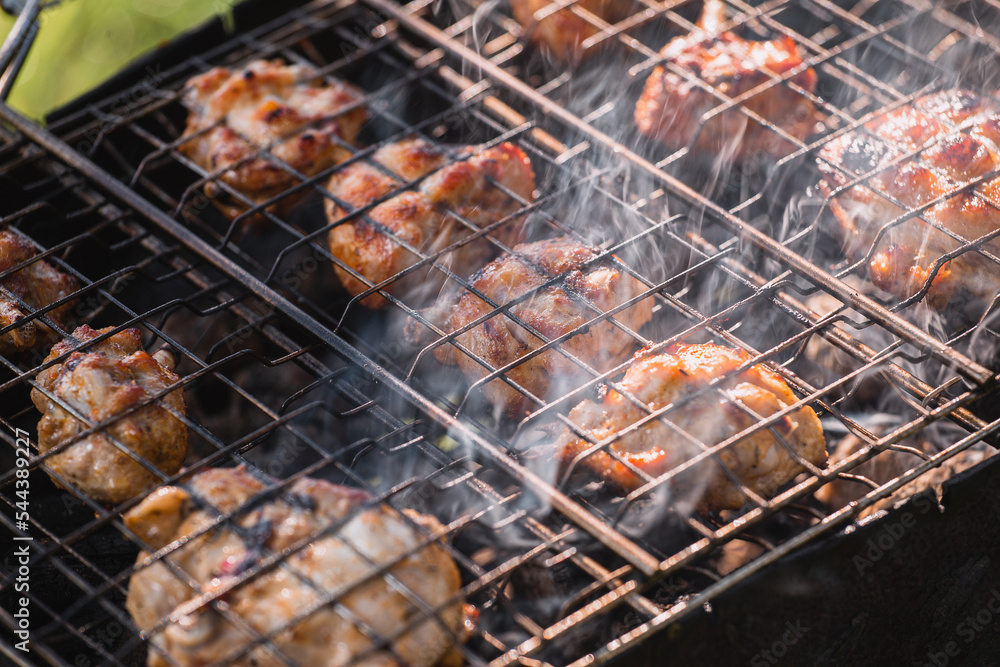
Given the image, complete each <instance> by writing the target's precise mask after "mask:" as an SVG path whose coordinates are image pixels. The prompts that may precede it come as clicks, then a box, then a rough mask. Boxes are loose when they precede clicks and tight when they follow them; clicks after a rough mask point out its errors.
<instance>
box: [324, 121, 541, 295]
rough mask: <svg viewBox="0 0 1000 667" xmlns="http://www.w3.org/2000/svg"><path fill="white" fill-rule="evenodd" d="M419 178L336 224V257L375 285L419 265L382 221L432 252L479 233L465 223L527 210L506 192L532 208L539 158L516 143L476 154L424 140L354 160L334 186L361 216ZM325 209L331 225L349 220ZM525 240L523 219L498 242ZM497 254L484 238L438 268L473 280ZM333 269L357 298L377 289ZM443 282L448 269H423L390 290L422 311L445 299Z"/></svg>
mask: <svg viewBox="0 0 1000 667" xmlns="http://www.w3.org/2000/svg"><path fill="white" fill-rule="evenodd" d="M424 177H426V178H424ZM421 178H423V180H421V181H420V182H419V183H418V184H416V185H415V186H414V187H413V188H412V189H407V190H404V191H402V192H400V193H399V194H396V195H395V196H392V197H391V198H389V199H388V200H386V201H384V202H382V203H380V204H378V205H376V206H375V207H374V208H372V209H371V210H370V211H368V212H367V213H366V214H365V215H364V217H357V218H352V219H351V220H349V221H347V222H342V223H341V224H337V226H335V227H333V228H332V229H331V230H330V235H329V244H330V253H331V254H332V255H333V256H334V257H337V258H338V259H340V260H342V261H343V262H344V263H345V264H347V265H348V266H350V267H351V268H352V269H354V270H355V271H357V272H358V273H360V274H361V275H363V276H364V277H365V278H366V279H367V280H368V281H370V282H371V283H372V284H378V283H381V282H382V281H384V280H388V279H389V278H391V277H393V276H395V275H396V274H398V273H399V272H400V271H403V270H404V269H406V268H408V267H410V266H413V265H414V264H416V263H417V262H418V261H419V258H418V257H417V256H416V255H414V254H413V253H412V252H410V251H409V250H407V249H406V248H405V247H403V246H402V245H400V244H399V242H398V241H396V240H395V239H393V238H391V237H390V236H388V235H387V234H385V233H384V232H383V231H382V230H381V229H380V228H379V227H377V226H376V224H377V225H381V226H382V227H384V228H385V229H386V230H388V231H389V232H391V233H392V234H393V235H394V236H396V237H397V238H398V239H399V241H403V242H406V243H408V244H410V245H411V246H413V247H414V248H416V249H417V250H418V251H419V252H422V253H424V254H428V255H429V254H433V253H436V252H439V251H440V250H442V249H444V248H447V247H448V246H450V245H452V244H454V243H456V242H458V241H460V240H461V239H463V238H465V237H467V236H469V235H471V234H472V233H474V231H475V230H472V229H469V227H468V226H467V223H469V224H472V225H474V226H475V227H476V228H478V229H482V228H484V227H488V226H490V225H492V224H494V223H496V222H499V221H500V220H503V219H504V218H506V217H507V216H510V215H512V214H514V213H516V212H517V210H518V209H519V208H521V206H522V204H521V203H520V202H519V201H518V200H517V199H515V198H513V197H511V196H510V195H508V194H507V193H506V192H505V191H504V190H507V191H510V192H513V193H515V194H516V195H517V196H518V197H520V198H521V199H523V200H526V201H531V200H532V199H533V192H534V189H535V174H534V171H532V168H531V161H530V160H529V159H528V157H527V156H526V155H525V154H524V152H523V151H521V149H520V148H518V147H517V146H514V145H513V144H510V143H503V144H500V145H499V146H496V147H494V148H488V149H486V150H482V151H479V152H476V151H475V150H474V149H473V148H471V147H461V148H448V147H444V146H436V145H433V144H430V143H428V142H426V141H424V140H422V139H407V140H405V141H402V142H399V143H396V144H389V145H388V146H385V147H384V148H381V149H379V150H378V151H376V152H375V153H374V155H372V157H371V160H370V161H365V162H356V163H354V164H351V165H349V166H347V167H345V168H344V169H342V170H340V171H338V172H337V173H335V174H334V175H333V177H332V178H331V179H330V183H329V184H328V186H327V187H328V189H329V191H330V193H331V194H332V195H333V196H334V197H336V198H337V200H338V201H340V202H342V203H344V204H346V205H348V206H350V207H352V208H353V209H355V210H357V209H359V208H363V207H365V206H368V205H370V204H373V203H375V202H376V201H378V200H380V199H382V198H384V197H386V196H387V195H389V193H391V192H393V191H394V190H397V189H400V188H403V187H405V184H406V183H409V182H411V181H415V180H417V179H421ZM326 212H327V217H328V218H329V220H330V222H331V223H336V222H337V221H338V220H341V219H342V218H343V217H344V216H345V215H347V212H346V211H345V210H344V209H342V208H341V207H340V206H338V205H337V204H336V203H335V202H334V201H333V200H331V199H327V201H326ZM463 220H464V222H463ZM523 234H524V219H523V218H516V219H513V220H509V221H506V222H505V223H504V224H502V225H501V226H500V227H498V228H497V229H496V230H495V231H493V232H492V233H491V234H490V236H492V237H494V238H495V239H497V240H498V241H500V242H501V243H503V244H504V245H507V246H508V247H509V246H512V245H514V244H516V243H519V242H520V241H521V240H523ZM496 255H497V252H496V249H495V246H494V245H493V244H492V243H491V242H490V240H489V239H488V238H486V237H485V236H483V237H480V238H478V239H475V240H473V241H470V242H468V243H466V244H465V245H463V246H460V247H458V248H456V249H455V250H452V251H451V252H449V253H446V254H444V255H442V256H441V257H439V258H438V260H437V261H438V262H439V263H441V264H443V265H445V266H448V267H450V269H451V270H452V271H453V272H455V273H456V274H458V275H462V276H465V275H468V274H470V273H472V272H473V271H475V270H476V269H478V268H479V267H481V266H482V265H483V264H485V263H486V262H488V261H489V260H490V259H491V258H492V257H495V256H496ZM335 270H336V272H337V276H338V277H339V278H340V281H341V283H342V284H343V285H344V287H345V288H346V289H347V291H348V292H350V293H351V294H352V295H354V296H356V295H358V294H360V293H362V292H364V291H365V290H367V289H368V288H369V287H370V285H368V284H366V283H365V282H364V281H362V280H359V279H357V278H355V277H354V276H352V275H351V274H350V273H349V272H348V271H346V270H344V269H343V268H341V267H339V266H335ZM444 279H445V276H444V274H443V273H442V272H441V271H439V270H437V269H435V268H433V267H431V266H429V265H425V266H424V267H421V268H420V269H418V270H416V271H413V272H412V273H410V274H408V275H406V276H405V277H403V278H400V279H398V280H395V281H393V282H392V283H390V284H389V285H387V286H386V287H385V289H386V291H388V292H389V293H391V294H393V295H394V296H396V297H399V298H401V299H406V300H410V301H412V302H414V303H416V304H422V303H424V302H426V301H429V300H430V299H433V298H434V297H436V296H437V294H438V291H439V290H440V288H441V286H442V285H443V284H444ZM363 303H364V304H365V305H366V306H368V307H371V308H381V307H382V306H384V305H385V304H386V303H387V302H386V300H385V299H384V298H383V297H382V296H381V295H379V294H373V295H371V296H369V297H367V298H366V299H365V300H364V301H363Z"/></svg>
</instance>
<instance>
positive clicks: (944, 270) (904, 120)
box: [818, 90, 1000, 310]
mask: <svg viewBox="0 0 1000 667" xmlns="http://www.w3.org/2000/svg"><path fill="white" fill-rule="evenodd" d="M911 154H913V155H911ZM904 156H906V157H904ZM818 164H819V168H820V171H821V172H822V174H823V181H822V182H821V183H820V189H821V190H822V192H823V193H824V194H825V195H827V196H833V199H831V200H830V210H831V212H832V213H833V215H834V217H835V218H836V219H837V221H838V222H839V223H840V235H841V238H842V239H843V245H844V250H845V252H846V253H847V254H848V255H849V256H850V257H852V258H854V259H855V260H861V259H863V258H866V257H869V255H868V253H869V252H871V255H870V257H869V259H868V274H869V277H870V278H871V280H872V282H873V283H875V285H877V286H878V287H879V288H881V289H883V290H885V291H886V292H889V293H890V294H892V295H893V296H895V297H897V298H899V299H908V298H910V297H911V296H915V295H917V294H918V293H920V292H921V290H923V289H924V287H927V288H928V291H927V292H926V293H925V294H924V295H923V299H924V301H925V302H926V303H927V304H928V305H929V306H930V307H931V308H934V309H937V310H943V309H945V308H956V309H961V308H962V307H963V306H971V305H975V304H977V303H983V302H985V303H989V302H990V301H991V300H992V299H993V298H994V297H995V296H996V295H997V293H998V292H1000V267H998V266H997V264H996V263H995V262H993V261H992V260H990V259H988V258H986V257H984V256H983V255H981V254H980V253H978V252H976V251H975V250H967V251H964V252H962V253H961V254H959V255H958V256H957V257H954V258H953V259H951V260H950V261H945V260H946V259H947V257H946V255H947V254H948V253H952V252H956V251H958V249H959V248H960V247H961V246H962V245H963V244H964V243H965V242H966V241H974V240H976V239H978V238H980V237H981V236H984V235H986V234H991V233H995V232H996V230H997V229H998V228H1000V210H998V209H997V206H998V205H1000V178H997V177H993V176H987V177H986V178H985V179H984V180H982V181H981V182H980V183H979V184H977V185H976V186H975V187H972V188H970V187H967V186H968V185H969V183H970V181H972V180H973V179H976V178H978V177H981V176H985V175H987V174H990V173H991V172H992V171H994V170H995V169H997V168H998V167H1000V114H998V113H997V111H996V109H995V108H994V107H992V106H991V105H990V104H988V103H987V101H986V100H984V99H983V98H981V97H979V96H978V95H976V94H974V93H971V92H967V91H962V90H948V91H943V92H939V93H934V94H931V95H927V96H925V97H921V98H919V99H917V100H916V101H914V102H912V103H910V104H906V105H903V106H901V107H899V108H897V109H895V110H893V111H890V112H889V113H886V114H884V115H881V116H879V117H877V118H875V119H873V120H871V121H869V122H868V123H866V124H865V131H860V130H859V131H856V132H849V133H847V134H844V135H842V136H840V137H837V138H836V139H835V140H833V141H831V142H830V143H829V144H827V145H826V146H825V147H824V148H823V150H822V151H820V154H819V161H818ZM868 174H871V176H870V177H867V178H866V179H865V180H864V181H863V182H861V183H858V184H856V185H849V184H850V183H851V182H852V181H853V180H855V179H858V178H861V177H863V176H866V175H868ZM842 188H846V189H842ZM934 201H936V203H934V204H932V205H930V204H931V202H934ZM926 205H929V206H928V207H927V208H926V209H925V210H923V211H922V216H923V217H924V218H925V219H926V220H927V221H928V222H924V221H923V220H920V219H919V218H918V217H917V216H916V215H910V214H908V212H909V211H912V210H914V209H916V208H919V207H923V206H926ZM896 218H905V219H903V220H902V221H901V222H898V223H896V224H893V225H891V226H887V225H889V223H891V222H893V221H895V220H896ZM928 223H932V224H934V225H938V226H940V227H941V229H937V228H935V227H932V226H931V224H928ZM883 228H885V233H884V234H883V235H882V237H881V238H878V235H879V234H880V233H881V232H882V230H883ZM951 234H954V235H956V236H957V237H958V238H953V237H952V236H951ZM873 244H875V247H874V249H872V245H873ZM983 249H984V250H987V251H989V252H991V253H994V254H996V253H1000V240H998V239H997V238H993V239H991V240H990V241H988V242H986V243H985V244H983ZM939 263H940V265H939ZM935 269H937V271H936V273H935Z"/></svg>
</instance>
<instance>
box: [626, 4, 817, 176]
mask: <svg viewBox="0 0 1000 667" xmlns="http://www.w3.org/2000/svg"><path fill="white" fill-rule="evenodd" d="M718 5H719V3H718V2H706V3H705V17H708V16H709V15H711V14H712V13H719V11H720V10H719V8H718ZM702 23H703V25H705V26H706V28H707V29H704V30H699V31H696V32H693V33H691V34H690V35H687V36H685V37H680V38H677V39H675V40H674V41H672V42H670V43H669V44H667V45H666V46H665V47H663V50H662V51H661V52H660V55H662V56H663V58H664V60H665V61H667V62H668V63H669V64H671V65H672V66H673V67H675V68H678V69H680V70H681V71H683V72H686V73H690V75H692V78H691V79H689V78H687V77H685V76H681V75H680V74H679V73H676V72H673V71H670V69H668V68H667V67H666V66H664V65H659V66H657V67H656V69H654V70H653V73H652V74H650V75H649V78H648V79H647V80H646V87H645V88H644V89H643V92H642V97H640V98H639V102H638V103H637V104H636V107H635V123H636V125H637V126H638V128H639V131H640V132H642V133H643V134H644V135H646V136H647V137H650V138H652V139H655V140H657V141H659V142H660V143H662V144H665V145H666V146H667V147H668V148H670V149H671V150H676V149H679V148H683V147H685V146H688V145H689V144H691V142H694V143H693V145H692V148H693V150H694V151H695V152H697V153H699V154H702V155H709V156H712V157H713V158H716V159H722V160H732V161H734V162H737V163H742V162H745V161H747V160H751V159H756V158H758V157H760V156H761V155H763V156H770V157H782V156H784V155H787V154H788V153H790V152H792V151H793V150H794V149H795V146H794V145H793V144H792V143H791V142H790V141H788V140H787V139H785V138H783V137H782V136H781V135H779V134H778V133H776V132H775V131H774V130H772V129H770V128H768V127H766V126H764V125H762V124H760V123H759V122H757V121H756V120H753V119H751V118H750V117H749V116H747V115H746V114H744V113H742V112H741V111H740V110H739V108H738V107H733V108H731V109H727V110H726V111H723V112H720V113H716V114H715V115H712V116H708V117H706V115H707V114H709V113H710V112H711V111H712V110H713V109H715V108H716V107H718V106H721V105H722V104H724V102H725V100H724V99H723V98H719V97H716V96H715V95H713V94H711V93H710V92H709V91H708V90H707V89H706V88H704V87H702V86H706V87H707V88H709V89H713V90H715V91H718V92H719V93H722V94H723V95H725V97H727V98H729V99H734V98H737V97H740V96H741V95H744V94H746V93H748V92H750V91H753V90H754V89H756V88H758V87H760V86H763V85H764V84H768V83H770V82H771V81H772V79H773V78H774V77H781V78H782V79H785V78H786V77H789V76H790V78H788V80H787V82H783V83H777V84H774V85H772V86H770V87H768V88H766V89H763V90H761V91H760V92H758V93H756V94H753V95H751V96H750V97H749V98H747V99H746V100H744V101H742V102H740V103H739V105H738V106H742V107H744V108H746V109H747V110H749V111H752V112H754V113H756V114H757V115H758V116H760V117H761V118H763V119H764V120H765V121H767V122H768V123H770V124H772V125H775V126H777V127H779V128H781V129H782V130H783V131H784V132H786V133H787V134H788V135H790V136H792V137H795V138H796V139H804V138H805V137H807V136H808V135H809V134H810V133H811V132H812V129H813V126H814V125H815V123H816V109H815V106H814V105H813V103H812V101H810V100H809V98H807V97H805V96H803V95H801V94H800V93H798V92H796V91H795V90H793V89H792V88H791V87H789V85H788V84H789V83H791V84H794V85H795V86H798V87H799V88H801V89H802V90H804V91H806V92H808V93H812V92H813V91H814V90H815V89H816V73H815V72H814V71H813V70H812V69H811V68H807V69H801V68H802V65H803V60H802V54H801V53H799V50H798V47H796V45H795V42H794V41H793V40H792V39H791V38H789V37H783V38H780V39H775V40H770V41H765V42H761V41H752V40H747V39H744V38H742V37H740V36H738V35H736V34H735V33H732V32H724V33H722V34H714V31H713V30H712V29H711V27H710V26H715V25H717V24H718V23H721V17H715V18H711V19H708V18H703V19H702ZM793 70H801V71H797V72H796V73H795V74H792V75H790V73H791V72H792V71H793ZM699 82H700V83H701V84H702V85H699Z"/></svg>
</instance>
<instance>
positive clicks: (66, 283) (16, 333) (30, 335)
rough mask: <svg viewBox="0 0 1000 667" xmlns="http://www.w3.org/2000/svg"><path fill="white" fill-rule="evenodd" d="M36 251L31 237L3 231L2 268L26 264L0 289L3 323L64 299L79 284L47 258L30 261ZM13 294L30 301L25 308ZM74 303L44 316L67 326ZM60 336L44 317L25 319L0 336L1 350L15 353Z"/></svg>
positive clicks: (0, 324) (0, 322)
mask: <svg viewBox="0 0 1000 667" xmlns="http://www.w3.org/2000/svg"><path fill="white" fill-rule="evenodd" d="M36 254H37V253H36V252H35V247H34V246H33V245H32V244H31V242H30V241H28V239H26V238H24V237H23V236H21V235H20V234H17V233H16V232H12V231H2V232H0V272H4V271H10V270H11V269H13V268H15V267H18V266H21V265H26V266H24V268H22V269H20V270H18V271H16V272H14V273H11V274H10V275H8V276H7V277H6V278H4V279H3V280H2V281H0V285H2V287H3V290H2V291H0V327H9V326H10V325H12V324H14V323H15V322H20V321H21V320H23V319H25V318H26V317H29V316H30V315H31V314H32V311H33V310H36V309H40V308H44V307H46V306H48V305H50V304H53V303H55V302H56V301H59V300H60V299H64V298H66V297H67V296H69V295H70V294H72V293H73V292H75V291H76V290H77V289H79V287H80V285H79V283H77V281H76V278H73V277H72V276H68V275H66V274H65V273H62V272H60V271H58V270H57V269H56V268H55V267H53V266H52V265H51V264H49V263H48V262H46V261H45V260H44V259H42V260H38V261H37V262H32V263H30V264H27V263H28V262H30V261H31V259H32V258H33V257H35V255H36ZM11 295H13V296H14V297H16V298H18V299H20V300H21V301H23V302H24V303H26V304H28V306H29V307H30V308H25V307H24V306H22V305H21V304H19V303H18V302H17V301H16V300H14V299H12V298H11ZM73 303H74V302H69V303H65V304H63V305H62V306H59V307H58V308H54V309H52V310H50V311H48V312H47V313H46V314H45V317H46V318H47V319H48V320H49V321H50V322H52V323H53V324H55V325H56V326H57V327H59V328H61V329H66V327H67V326H68V324H69V321H70V317H71V315H72V309H73ZM58 338H59V336H58V334H56V332H54V331H53V330H52V329H51V328H49V327H48V326H47V325H46V324H45V323H44V322H42V320H40V319H34V320H31V321H29V322H25V323H24V324H22V325H20V326H19V327H17V328H16V329H11V330H10V331H8V332H7V333H5V334H3V336H0V354H14V353H17V352H24V351H27V350H35V349H38V348H44V347H45V346H46V345H51V344H52V343H54V342H55V341H56V340H58Z"/></svg>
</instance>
